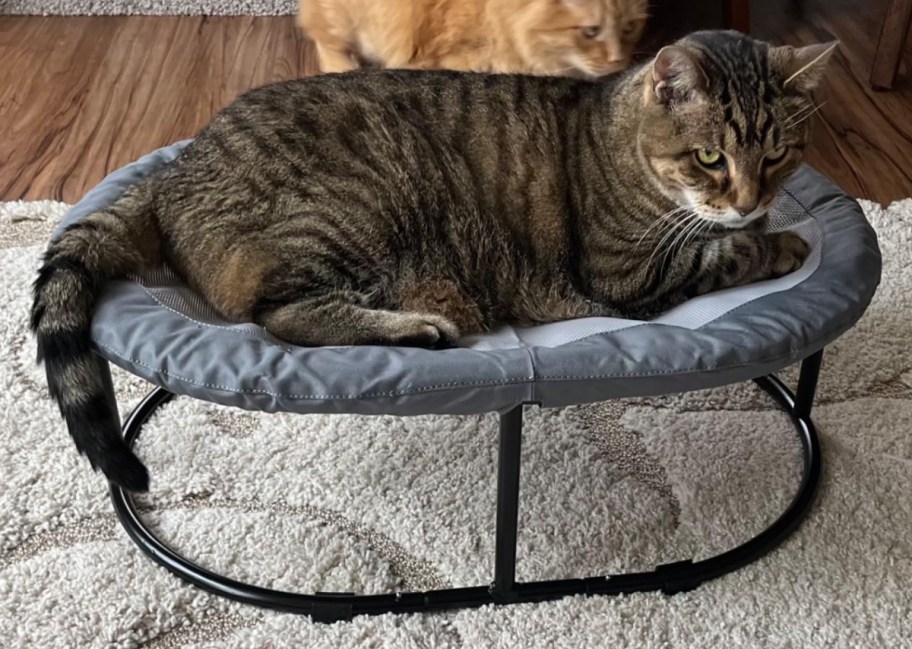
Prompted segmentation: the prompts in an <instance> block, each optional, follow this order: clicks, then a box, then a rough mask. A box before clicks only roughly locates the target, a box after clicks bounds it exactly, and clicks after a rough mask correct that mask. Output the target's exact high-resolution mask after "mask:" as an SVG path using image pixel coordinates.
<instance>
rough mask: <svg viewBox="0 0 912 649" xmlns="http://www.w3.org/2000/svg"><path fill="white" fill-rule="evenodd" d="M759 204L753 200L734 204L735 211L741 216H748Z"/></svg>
mask: <svg viewBox="0 0 912 649" xmlns="http://www.w3.org/2000/svg"><path fill="white" fill-rule="evenodd" d="M759 204H760V201H758V200H753V201H751V202H749V203H741V204H739V205H734V208H735V211H736V212H737V213H738V214H740V215H741V216H750V215H751V214H753V213H754V212H755V211H756V210H757V206H758V205H759Z"/></svg>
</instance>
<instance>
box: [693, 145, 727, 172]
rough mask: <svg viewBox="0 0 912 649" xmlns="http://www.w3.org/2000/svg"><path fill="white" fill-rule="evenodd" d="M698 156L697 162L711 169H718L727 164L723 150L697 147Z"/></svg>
mask: <svg viewBox="0 0 912 649" xmlns="http://www.w3.org/2000/svg"><path fill="white" fill-rule="evenodd" d="M696 156H697V162H699V163H700V164H701V165H703V166H704V167H709V168H710V169H717V168H719V167H721V166H722V165H723V164H725V158H724V157H722V152H721V151H717V150H716V149H697V151H696Z"/></svg>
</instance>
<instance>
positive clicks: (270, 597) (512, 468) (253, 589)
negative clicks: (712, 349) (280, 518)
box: [111, 351, 823, 622]
mask: <svg viewBox="0 0 912 649" xmlns="http://www.w3.org/2000/svg"><path fill="white" fill-rule="evenodd" d="M822 355H823V351H819V352H817V353H815V354H813V355H812V356H810V357H808V358H806V359H805V360H804V362H803V363H802V365H801V374H800V378H799V380H798V389H797V396H795V395H793V394H792V393H791V391H789V389H788V388H787V387H786V386H785V385H784V384H783V383H782V382H781V381H780V380H779V379H778V378H776V377H775V376H772V375H770V376H765V377H761V378H759V379H756V382H757V383H758V384H759V385H760V387H761V388H763V389H764V390H765V391H766V392H767V393H769V394H770V395H771V396H772V397H773V399H775V400H776V402H778V403H779V405H780V406H782V408H783V409H784V410H785V411H786V412H788V413H789V414H790V415H791V418H792V421H793V424H794V426H795V428H796V430H797V431H798V435H799V439H800V440H801V445H802V448H803V460H804V461H803V464H804V467H803V468H804V470H803V475H802V478H801V484H800V486H799V488H798V492H797V494H796V495H795V497H794V498H793V499H792V502H791V503H790V504H789V506H788V509H786V511H785V512H784V513H783V514H782V515H781V516H779V518H778V519H777V520H776V521H775V522H774V523H773V524H772V525H771V526H770V527H769V528H767V529H766V530H764V531H763V532H761V533H760V534H759V535H757V536H756V537H754V538H753V539H751V540H749V541H747V542H745V543H743V544H742V545H740V546H738V547H736V548H734V549H732V550H729V551H728V552H724V553H722V554H720V555H717V556H714V557H711V558H709V559H704V560H702V561H697V562H694V561H692V560H689V559H688V560H685V561H678V562H675V563H670V564H665V565H661V566H658V567H657V568H656V569H655V570H653V571H651V572H639V573H627V574H620V575H602V576H597V577H587V578H582V579H562V580H556V581H536V582H526V583H521V582H517V581H516V535H517V525H518V513H519V470H520V447H521V441H522V406H518V407H516V408H514V409H513V410H510V411H509V412H507V413H506V414H504V415H502V416H501V419H500V450H499V459H498V477H497V537H496V543H495V560H494V581H493V582H492V583H491V584H490V585H486V586H475V587H470V588H448V589H445V590H433V591H427V592H409V593H393V594H385V595H353V594H351V593H316V594H313V595H303V594H298V593H289V592H283V591H277V590H271V589H268V588H261V587H258V586H252V585H249V584H244V583H241V582H238V581H235V580H233V579H229V578H227V577H223V576H221V575H218V574H216V573H214V572H211V571H209V570H207V569H205V568H203V567H201V566H198V565H196V564H195V563H193V562H192V561H190V560H189V559H186V558H185V557H182V556H181V555H179V554H177V553H176V552H174V551H173V550H171V549H170V548H169V547H168V546H167V545H165V544H164V543H163V542H162V541H160V540H159V539H158V538H157V537H156V536H155V535H154V534H153V533H152V532H151V531H150V530H149V528H148V527H146V525H145V523H143V521H142V520H141V519H140V517H139V514H138V512H137V510H136V506H135V504H134V502H133V499H132V497H131V496H130V494H129V492H126V491H124V490H123V489H121V488H119V487H117V486H113V485H112V487H111V498H112V500H113V502H114V508H115V510H116V512H117V516H118V518H119V519H120V522H121V524H122V525H123V526H124V529H126V531H127V533H128V534H129V535H130V538H132V539H133V541H134V542H135V543H136V544H137V545H138V546H139V547H140V549H141V550H142V551H143V552H145V553H146V554H148V555H149V556H150V557H152V559H154V560H155V561H156V562H157V563H159V564H161V565H162V566H164V567H165V568H167V569H168V570H170V571H171V572H173V573H174V574H176V575H177V576H179V577H181V578H182V579H184V580H186V581H188V582H190V583H192V584H195V585H196V586H199V587H200V588H203V589H204V590H207V591H209V592H211V593H215V594H216V595H221V596H223V597H228V598H230V599H234V600H237V601H240V602H244V603H247V604H253V605H256V606H262V607H266V608H272V609H277V610H283V611H290V612H294V613H303V614H305V615H310V616H311V617H312V618H313V619H314V620H315V621H317V622H336V621H339V620H350V619H351V618H352V616H354V615H376V614H381V613H410V612H416V611H429V610H443V609H455V608H470V607H477V606H483V605H485V604H512V603H516V602H540V601H545V600H553V599H558V598H561V597H565V596H567V595H595V594H601V595H617V594H621V593H633V592H642V591H652V590H659V591H662V592H664V593H666V594H669V595H671V594H674V593H678V592H682V591H687V590H692V589H694V588H696V587H697V586H699V585H700V584H701V583H703V582H704V581H708V580H710V579H715V578H717V577H720V576H722V575H724V574H726V573H729V572H732V571H733V570H737V569H738V568H741V567H743V566H745V565H747V564H748V563H751V562H752V561H755V560H757V559H759V558H760V557H762V556H763V555H765V554H767V553H768V552H770V551H771V550H773V549H774V548H775V547H776V546H778V545H779V544H780V543H782V541H784V540H785V539H786V538H787V537H788V536H789V535H790V534H791V533H792V532H793V531H794V530H795V528H797V527H798V525H799V524H800V523H801V521H802V520H803V519H804V517H805V516H806V515H807V513H808V511H809V510H810V507H811V504H812V503H813V501H814V496H815V495H816V491H817V485H818V482H819V480H820V447H819V443H818V441H817V433H816V431H815V429H814V424H813V422H812V421H811V418H810V414H811V407H812V405H813V401H814V393H815V391H816V387H817V378H818V375H819V372H820V363H821V359H822ZM173 396H174V395H173V394H171V393H170V392H167V391H166V390H164V389H162V388H157V389H156V390H154V391H153V392H152V393H151V394H149V395H148V396H147V397H146V398H145V400H143V402H142V403H140V404H139V406H137V408H136V409H135V410H134V411H133V413H132V414H131V415H130V417H129V419H128V420H127V422H126V424H125V425H124V437H125V439H126V442H127V444H128V445H130V446H132V445H133V444H134V442H135V441H136V439H137V438H138V437H139V433H140V431H141V429H142V426H143V424H144V423H145V422H146V421H148V420H149V418H150V417H151V416H152V414H153V413H154V412H155V411H156V410H157V409H158V408H159V407H160V406H161V405H162V404H164V403H166V402H167V401H169V400H170V399H171V398H172V397H173Z"/></svg>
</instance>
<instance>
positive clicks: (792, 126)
mask: <svg viewBox="0 0 912 649" xmlns="http://www.w3.org/2000/svg"><path fill="white" fill-rule="evenodd" d="M824 103H826V102H824ZM821 108H823V104H820V105H819V106H817V107H816V108H814V110H812V111H811V112H809V113H808V114H807V115H805V116H804V117H802V118H801V119H799V120H798V121H796V122H793V123H792V124H789V126H788V127H787V128H790V129H791V128H795V127H796V126H798V125H799V124H801V122H803V121H804V120H806V119H809V118H811V117H813V116H814V115H816V114H817V112H818V111H819V110H820V109H821Z"/></svg>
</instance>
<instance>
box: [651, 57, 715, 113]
mask: <svg viewBox="0 0 912 649" xmlns="http://www.w3.org/2000/svg"><path fill="white" fill-rule="evenodd" d="M649 81H651V83H649ZM708 85H709V83H708V81H707V79H706V73H705V72H704V71H703V67H702V66H701V65H700V61H699V60H697V56H696V55H695V54H694V53H693V52H691V51H690V50H687V49H686V48H683V47H680V46H679V45H669V46H667V47H663V48H662V49H661V50H659V53H658V54H656V57H655V60H653V62H652V70H651V73H650V74H648V75H647V83H646V99H647V101H650V100H651V101H655V102H658V103H660V104H666V105H670V104H681V103H686V102H693V101H702V100H704V99H705V98H706V90H707V87H708Z"/></svg>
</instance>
